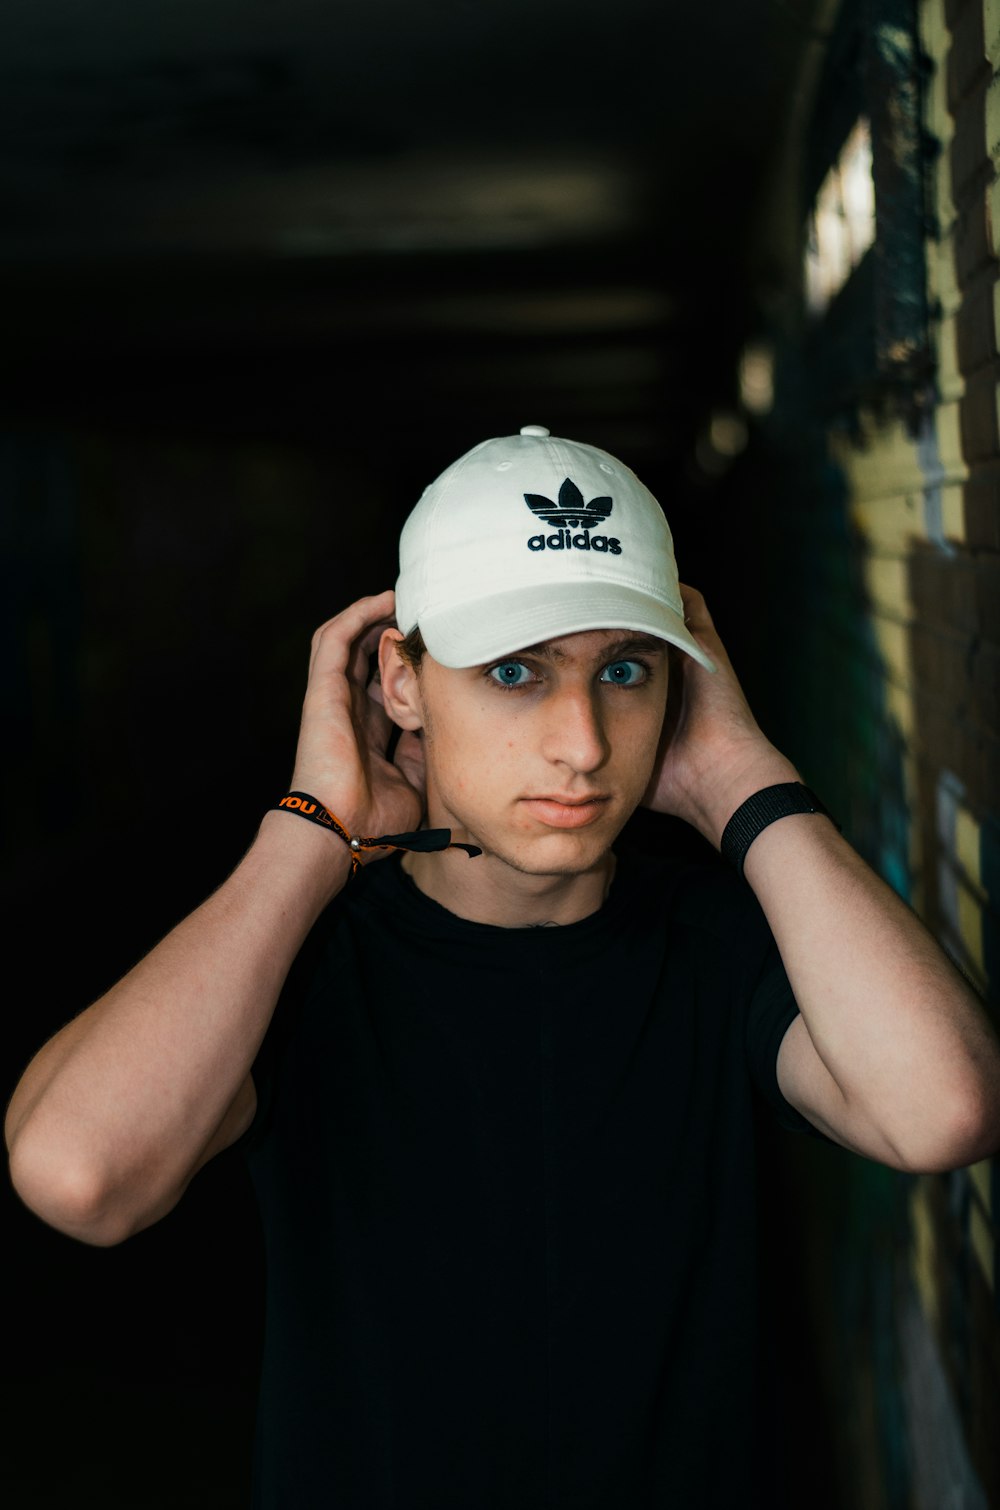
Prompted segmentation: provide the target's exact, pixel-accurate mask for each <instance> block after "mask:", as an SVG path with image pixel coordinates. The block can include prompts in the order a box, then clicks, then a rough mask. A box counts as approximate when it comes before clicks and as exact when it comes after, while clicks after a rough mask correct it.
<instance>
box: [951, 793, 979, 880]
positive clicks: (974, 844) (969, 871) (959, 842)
mask: <svg viewBox="0 0 1000 1510" xmlns="http://www.w3.org/2000/svg"><path fill="white" fill-rule="evenodd" d="M980 849H981V846H980V842H979V824H978V823H977V822H976V820H975V818H973V816H972V814H971V813H970V812H969V811H968V809H967V808H964V807H960V808H959V809H958V811H957V813H956V815H955V854H956V857H957V859H958V863H959V865H961V867H962V869H963V870H964V871H965V874H966V875H967V876H968V878H969V880H970V881H971V882H972V883H973V885H974V886H980V887H981V886H982V879H981V877H980V872H979V855H980Z"/></svg>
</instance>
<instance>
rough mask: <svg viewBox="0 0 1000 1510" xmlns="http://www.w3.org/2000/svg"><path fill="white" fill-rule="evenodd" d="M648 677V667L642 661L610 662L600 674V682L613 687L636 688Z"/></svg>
mask: <svg viewBox="0 0 1000 1510" xmlns="http://www.w3.org/2000/svg"><path fill="white" fill-rule="evenodd" d="M648 677H649V667H648V666H644V665H643V663H642V661H612V662H611V664H610V665H609V666H605V668H604V670H603V671H602V672H601V681H602V682H611V683H612V685H613V686H615V687H638V686H641V684H642V683H643V682H644V681H646V680H647V679H648Z"/></svg>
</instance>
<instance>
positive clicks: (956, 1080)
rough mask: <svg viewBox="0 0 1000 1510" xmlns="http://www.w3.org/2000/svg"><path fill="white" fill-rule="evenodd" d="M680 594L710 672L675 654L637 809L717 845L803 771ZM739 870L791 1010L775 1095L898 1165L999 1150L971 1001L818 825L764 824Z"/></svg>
mask: <svg viewBox="0 0 1000 1510" xmlns="http://www.w3.org/2000/svg"><path fill="white" fill-rule="evenodd" d="M683 591H684V602H685V610H686V614H687V622H688V627H689V628H690V629H691V631H692V633H693V634H694V635H695V636H696V637H697V639H698V640H699V642H700V643H701V644H702V645H704V647H705V649H706V650H708V652H709V654H710V655H711V656H712V657H713V659H714V660H715V662H716V664H717V666H718V667H719V672H718V674H717V675H716V676H712V675H711V674H710V673H708V672H706V671H704V670H703V669H702V668H701V667H700V666H699V665H698V664H697V663H696V662H694V661H693V660H690V659H687V658H685V660H684V664H683V673H682V674H683V696H682V699H681V701H680V706H679V714H678V718H677V721H676V724H675V725H674V726H673V727H672V728H671V729H670V730H668V733H667V737H666V738H665V741H664V746H663V750H662V752H661V757H660V760H659V762H658V766H657V770H656V773H655V775H654V780H653V783H652V784H651V786H650V789H649V791H648V792H647V796H646V801H647V803H648V805H649V806H651V807H653V808H655V809H657V810H658V811H661V812H670V813H675V814H677V815H678V816H679V817H682V818H686V819H687V820H688V822H690V823H692V824H694V826H695V827H696V828H698V829H699V831H700V832H701V833H702V834H703V835H704V836H705V837H706V838H707V839H709V840H710V841H711V842H712V843H713V844H714V845H715V846H716V848H719V846H720V841H721V838H722V832H723V829H724V828H725V826H726V823H727V822H728V820H729V819H730V817H731V816H732V814H733V813H734V812H735V810H736V809H737V808H738V807H739V806H740V804H741V803H742V802H744V801H745V800H746V799H747V798H748V797H750V796H751V795H752V794H754V793H755V792H758V791H760V790H762V789H763V788H765V787H768V786H772V785H776V784H778V783H783V782H789V781H801V777H800V775H799V773H798V772H797V771H796V769H795V767H794V766H793V765H792V764H791V762H790V761H788V760H786V758H785V757H784V756H783V755H782V754H781V753H780V752H779V751H778V750H776V749H775V747H774V746H773V745H772V744H770V743H769V741H768V740H767V739H766V738H765V737H764V735H763V734H762V732H761V730H760V728H759V727H758V725H757V724H756V722H755V721H754V718H753V715H752V714H751V712H750V709H749V707H748V706H747V703H746V699H745V698H744V696H743V693H742V691H741V689H740V686H739V683H738V681H737V679H736V676H735V673H734V672H733V669H732V666H731V664H730V662H729V658H728V656H727V655H726V652H725V649H724V648H723V646H722V643H721V641H720V640H719V637H718V634H717V633H716V631H715V627H714V625H713V623H712V620H711V616H710V615H709V613H708V609H707V608H706V606H705V602H704V599H703V598H702V596H701V594H700V593H698V592H695V591H694V590H693V589H690V588H684V589H683ZM821 795H822V794H821ZM744 874H745V878H746V881H747V883H748V884H749V885H750V886H751V887H752V888H753V890H754V891H755V893H756V895H757V898H758V900H759V902H760V904H761V906H762V908H763V910H764V913H765V915H766V917H767V920H768V923H769V924H770V927H771V931H772V933H773V934H774V937H775V940H776V942H777V945H778V948H779V950H780V953H781V957H782V960H783V962H784V965H785V970H786V972H787V974H788V978H789V981H790V983H791V986H792V990H793V991H794V993H795V999H796V1002H797V1003H798V1006H799V1010H800V1013H801V1016H800V1017H798V1018H796V1019H795V1020H794V1021H793V1023H792V1024H791V1026H790V1027H789V1029H788V1031H787V1033H786V1034H785V1038H784V1040H783V1042H782V1045H781V1050H780V1053H779V1055H778V1063H777V1073H778V1083H779V1085H780V1086H781V1090H782V1093H783V1095H784V1096H785V1097H786V1098H787V1099H788V1101H790V1102H791V1103H792V1105H793V1106H795V1107H796V1108H797V1109H798V1110H799V1111H801V1112H802V1114H803V1115H804V1116H806V1117H808V1118H809V1120H810V1121H812V1122H813V1123H814V1124H815V1125H816V1126H817V1127H819V1128H820V1129H822V1131H823V1132H825V1133H827V1134H828V1135H829V1136H830V1137H832V1138H834V1139H835V1140H836V1141H838V1142H840V1143H842V1144H844V1145H845V1146H846V1147H848V1148H852V1149H854V1150H855V1151H856V1152H858V1153H862V1154H865V1155H866V1156H867V1157H869V1158H872V1159H877V1160H878V1161H879V1162H880V1163H884V1164H888V1165H891V1166H892V1167H893V1168H897V1169H905V1170H910V1171H914V1172H932V1171H935V1170H945V1169H957V1168H959V1167H961V1166H962V1165H965V1164H970V1163H973V1162H975V1161H977V1160H979V1159H983V1158H986V1157H987V1156H988V1155H991V1154H993V1153H996V1152H997V1151H998V1150H1000V1045H998V1042H997V1037H996V1034H995V1032H994V1030H993V1028H992V1026H991V1024H990V1022H989V1019H988V1018H987V1016H986V1013H985V1011H984V1009H983V1007H982V1005H981V1004H980V1002H979V1000H978V998H977V997H976V995H975V994H974V992H973V991H972V990H971V989H970V987H969V986H968V984H967V983H966V981H965V980H964V979H963V977H962V976H961V975H960V974H959V972H958V971H957V970H956V969H955V968H954V966H953V965H952V964H951V962H950V961H949V960H948V958H947V957H946V956H945V954H944V953H943V952H942V950H941V949H940V948H939V947H938V945H937V943H936V942H935V940H934V939H933V938H932V937H931V935H930V934H929V933H928V931H927V930H926V928H925V927H924V925H923V924H922V923H921V921H920V920H919V918H917V916H916V915H915V913H913V912H912V911H911V909H910V908H909V907H907V906H906V904H905V903H904V902H902V901H901V900H900V898H899V897H898V896H896V894H895V893H894V892H893V891H892V890H891V889H890V888H889V887H888V886H887V885H886V884H885V883H884V882H883V881H882V880H881V879H880V878H879V877H878V876H877V875H875V873H874V872H873V871H872V870H871V869H870V868H869V867H868V866H867V865H866V864H865V862H864V861H863V860H862V859H861V857H860V855H858V854H857V852H856V851H855V850H854V849H853V848H852V847H851V845H850V844H849V843H848V842H847V841H846V840H845V839H844V838H842V837H841V835H840V834H839V833H838V832H837V830H836V828H835V827H834V825H833V824H832V823H831V822H830V820H829V819H828V818H826V817H823V816H822V815H820V814H818V813H800V814H794V815H792V816H789V817H784V818H780V819H779V820H777V821H776V822H774V823H772V824H771V825H770V826H769V827H767V828H765V829H764V830H763V832H762V833H760V834H759V836H758V837H757V838H756V839H755V840H754V841H753V843H752V844H751V846H750V849H749V851H748V853H747V856H746V863H745V870H744Z"/></svg>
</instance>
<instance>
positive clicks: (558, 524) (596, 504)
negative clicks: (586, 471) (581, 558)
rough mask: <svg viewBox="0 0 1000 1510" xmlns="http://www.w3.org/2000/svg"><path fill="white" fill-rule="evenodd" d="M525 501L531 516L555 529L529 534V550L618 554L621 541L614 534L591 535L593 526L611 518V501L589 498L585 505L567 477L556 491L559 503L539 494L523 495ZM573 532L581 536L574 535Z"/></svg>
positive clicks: (620, 550) (619, 553)
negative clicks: (543, 532) (578, 532)
mask: <svg viewBox="0 0 1000 1510" xmlns="http://www.w3.org/2000/svg"><path fill="white" fill-rule="evenodd" d="M524 501H525V503H526V504H527V505H528V507H529V509H530V510H531V512H532V513H533V514H537V516H538V518H539V519H543V520H544V521H545V523H546V524H549V525H553V526H555V528H556V533H555V534H554V535H532V536H531V538H530V540H529V541H528V549H529V550H532V551H543V550H550V551H563V550H580V551H590V550H594V551H608V552H610V554H611V555H613V556H620V555H621V552H622V547H621V541H620V540H617V539H616V538H615V537H614V536H613V535H612V536H608V535H591V533H590V531H591V530H592V529H593V528H594V527H595V525H598V524H603V523H604V521H605V519H609V518H610V517H611V511H612V509H613V508H614V504H613V502H612V500H611V499H610V498H592V499H591V500H590V502H589V503H584V501H583V494H582V493H581V492H580V489H579V488H578V487H577V485H576V483H575V482H572V481H571V480H570V478H568V477H567V478H566V481H565V482H564V483H563V484H562V486H561V487H560V489H559V501H558V503H553V501H552V499H551V498H546V497H544V495H543V494H541V493H525V495H524ZM574 530H580V531H582V533H581V534H579V535H574V534H573V531H574Z"/></svg>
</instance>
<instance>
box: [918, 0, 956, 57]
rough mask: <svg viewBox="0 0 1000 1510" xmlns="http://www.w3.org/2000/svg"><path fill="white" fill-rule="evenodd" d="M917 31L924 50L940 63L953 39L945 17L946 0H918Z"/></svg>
mask: <svg viewBox="0 0 1000 1510" xmlns="http://www.w3.org/2000/svg"><path fill="white" fill-rule="evenodd" d="M917 32H918V34H919V37H920V45H921V46H922V47H923V49H924V52H925V53H926V54H927V56H928V57H929V58H931V59H932V60H933V61H934V62H935V63H940V62H941V60H942V59H943V58H944V57H945V56H946V54H947V52H948V47H949V44H950V41H951V34H950V33H949V31H948V26H947V23H946V22H945V19H944V0H918V4H917Z"/></svg>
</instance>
